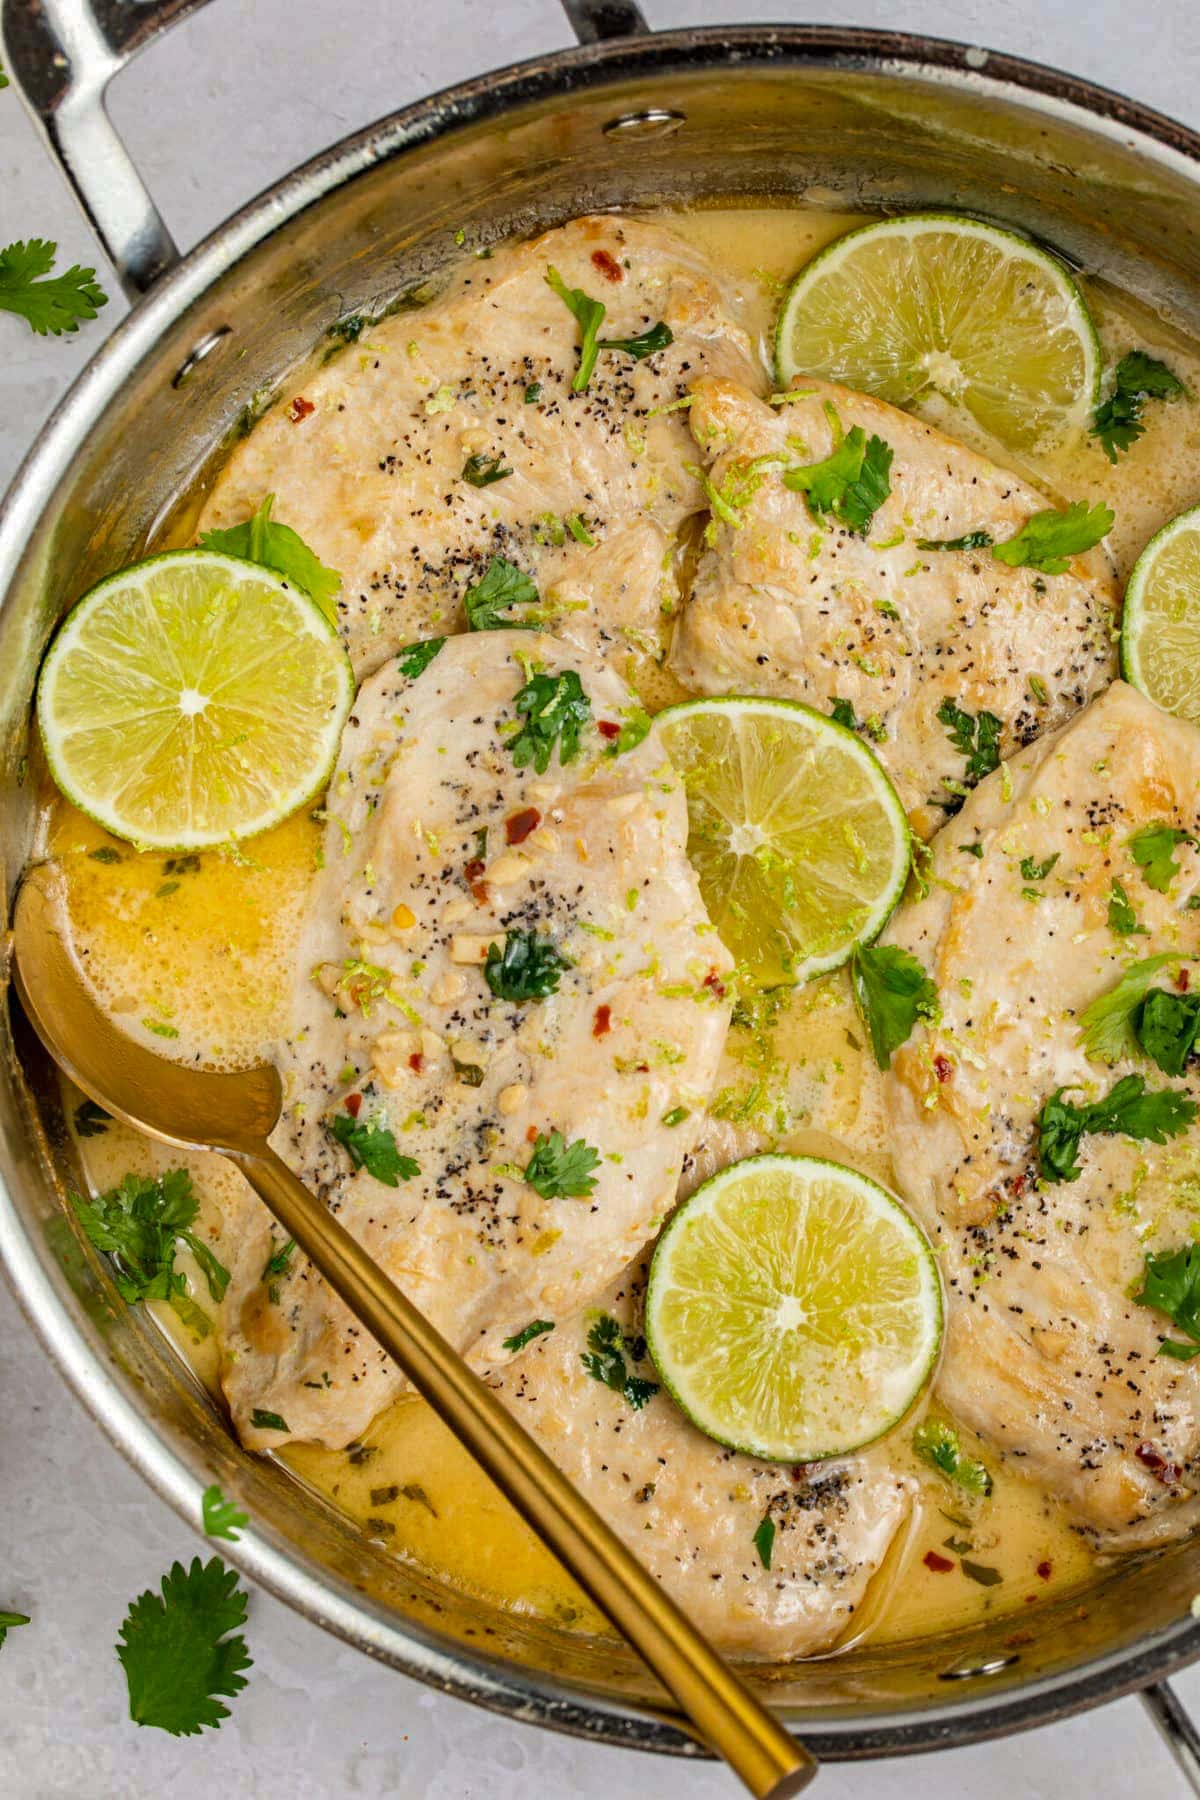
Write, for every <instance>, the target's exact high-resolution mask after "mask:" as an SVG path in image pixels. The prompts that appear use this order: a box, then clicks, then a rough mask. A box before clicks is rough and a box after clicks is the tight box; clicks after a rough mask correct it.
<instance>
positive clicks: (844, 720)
mask: <svg viewBox="0 0 1200 1800" xmlns="http://www.w3.org/2000/svg"><path fill="white" fill-rule="evenodd" d="M829 716H830V718H831V719H832V720H833V722H834V724H835V725H844V726H845V727H846V730H847V731H857V730H858V720H857V719H856V718H855V716H854V708H853V707H852V706H851V704H850V702H849V701H848V700H842V699H839V697H838V696H837V695H836V694H835V695H834V697H833V705H832V706H831V707H830V708H829Z"/></svg>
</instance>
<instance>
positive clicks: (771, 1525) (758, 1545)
mask: <svg viewBox="0 0 1200 1800" xmlns="http://www.w3.org/2000/svg"><path fill="white" fill-rule="evenodd" d="M750 1541H751V1543H752V1544H753V1545H754V1548H755V1549H756V1550H757V1551H758V1560H759V1562H760V1563H761V1564H762V1566H763V1568H764V1569H769V1568H770V1566H771V1552H772V1550H773V1549H774V1548H775V1521H774V1519H773V1518H772V1517H771V1515H770V1513H766V1514H764V1516H763V1517H762V1518H761V1519H760V1520H759V1522H758V1524H757V1526H756V1527H755V1531H754V1536H753V1537H752V1538H751V1540H750Z"/></svg>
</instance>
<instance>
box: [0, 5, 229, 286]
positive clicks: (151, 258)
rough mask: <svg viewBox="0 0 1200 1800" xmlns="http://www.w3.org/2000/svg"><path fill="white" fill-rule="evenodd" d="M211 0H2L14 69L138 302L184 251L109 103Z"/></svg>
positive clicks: (0, 36)
mask: <svg viewBox="0 0 1200 1800" xmlns="http://www.w3.org/2000/svg"><path fill="white" fill-rule="evenodd" d="M204 4H205V0H141V4H135V5H131V4H130V3H129V0H3V6H2V9H0V41H2V42H3V47H4V63H5V68H6V69H7V71H8V73H9V74H10V76H11V77H12V79H13V82H14V85H15V86H16V87H17V89H18V91H19V93H20V95H21V98H22V99H23V100H24V102H25V105H26V107H27V108H28V110H29V113H30V115H31V117H32V118H33V121H34V123H35V125H36V126H37V127H38V129H39V131H40V132H41V134H42V137H43V138H44V139H45V141H46V144H47V145H48V147H49V149H50V150H51V151H52V153H53V154H54V156H55V157H56V158H57V160H58V163H59V165H60V167H61V168H62V171H63V173H64V175H65V176H66V178H67V180H68V181H69V182H70V184H71V187H72V188H73V189H74V192H75V197H76V199H77V200H78V201H79V204H80V206H82V208H83V210H84V212H85V214H86V215H87V218H88V220H89V222H90V224H91V226H92V229H93V230H94V231H95V233H96V236H97V237H98V238H99V240H100V245H101V248H102V249H103V251H104V254H105V255H106V256H107V257H108V260H109V262H110V263H111V264H112V266H113V268H114V270H115V271H116V275H117V279H118V280H119V281H120V283H121V286H122V287H123V288H124V290H125V292H126V294H127V295H128V296H129V298H130V299H131V300H136V299H137V298H138V296H139V295H140V294H144V293H145V292H146V289H147V288H149V287H150V286H152V284H153V283H154V282H155V281H157V280H158V277H159V276H160V275H162V274H163V273H164V272H165V271H166V270H167V269H169V268H170V267H171V265H172V263H175V262H178V260H179V251H178V250H177V249H176V247H175V242H174V239H173V238H172V237H171V234H170V232H169V231H168V230H167V228H166V225H165V224H164V223H163V220H162V215H161V214H160V213H159V210H158V208H157V207H156V206H155V204H154V202H153V200H152V199H151V198H150V195H149V193H148V191H147V189H146V186H145V183H144V182H143V181H142V178H141V176H140V175H139V174H138V172H137V169H136V168H135V167H134V165H133V161H132V159H131V158H130V155H129V152H128V151H127V150H126V148H125V146H124V144H123V143H122V142H121V139H120V138H119V137H118V136H117V133H116V131H115V130H114V128H113V123H112V120H111V119H110V118H109V116H108V112H107V110H106V108H105V104H104V96H105V91H106V89H107V87H108V84H109V82H110V81H111V80H112V78H113V76H114V75H115V74H117V72H118V70H120V69H123V68H124V67H125V64H126V63H127V62H129V61H130V59H131V58H132V57H134V56H136V55H137V53H138V51H139V50H144V49H145V48H146V46H147V44H149V43H151V42H153V40H154V39H155V38H156V37H158V36H159V35H160V33H162V32H164V31H165V30H166V29H167V27H168V26H170V25H174V24H175V23H176V22H177V21H178V20H180V19H184V18H186V17H187V15H188V14H189V13H191V12H195V11H196V9H197V7H200V6H203V5H204Z"/></svg>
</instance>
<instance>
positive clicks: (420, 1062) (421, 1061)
mask: <svg viewBox="0 0 1200 1800" xmlns="http://www.w3.org/2000/svg"><path fill="white" fill-rule="evenodd" d="M408 1066H409V1068H410V1069H411V1070H412V1071H413V1073H414V1074H415V1075H419V1074H420V1073H421V1070H422V1069H423V1068H424V1067H425V1058H424V1057H423V1056H422V1055H421V1052H420V1051H419V1050H414V1051H413V1053H412V1055H411V1056H410V1057H409V1059H408Z"/></svg>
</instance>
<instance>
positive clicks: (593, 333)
mask: <svg viewBox="0 0 1200 1800" xmlns="http://www.w3.org/2000/svg"><path fill="white" fill-rule="evenodd" d="M546 283H547V285H548V286H549V287H551V288H552V289H553V290H554V292H555V293H556V294H557V295H558V297H559V299H560V300H561V301H562V303H563V305H564V306H565V307H566V308H567V309H568V310H569V311H570V312H572V313H573V314H574V315H575V319H576V322H577V323H578V325H579V367H578V368H577V369H576V371H575V374H574V376H573V378H572V381H571V387H572V390H573V391H574V392H575V393H577V394H581V393H582V392H583V390H584V388H586V386H587V384H588V382H589V381H590V380H591V379H592V370H593V369H594V368H595V367H596V358H597V356H599V354H600V327H601V325H603V323H604V314H605V311H606V310H607V309H606V307H605V305H604V302H603V300H593V299H592V297H591V295H590V294H585V293H584V291H583V289H582V288H573V287H568V286H567V284H566V282H565V281H564V280H563V278H562V276H561V275H560V274H559V272H558V270H557V269H555V268H553V267H551V268H548V269H547V270H546Z"/></svg>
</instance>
